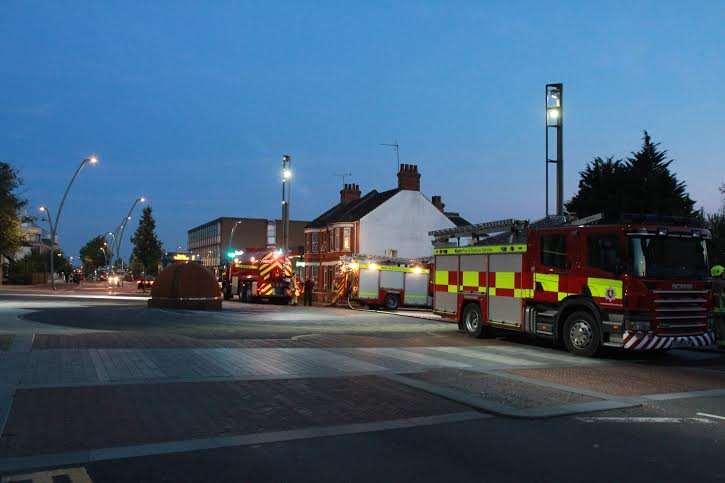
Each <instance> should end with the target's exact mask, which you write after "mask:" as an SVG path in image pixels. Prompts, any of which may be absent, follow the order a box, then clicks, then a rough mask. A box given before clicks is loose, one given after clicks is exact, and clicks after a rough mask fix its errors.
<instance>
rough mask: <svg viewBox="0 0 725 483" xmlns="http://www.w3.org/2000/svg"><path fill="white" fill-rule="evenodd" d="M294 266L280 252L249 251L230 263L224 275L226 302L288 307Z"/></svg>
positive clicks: (223, 285) (243, 252)
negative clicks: (264, 302)
mask: <svg viewBox="0 0 725 483" xmlns="http://www.w3.org/2000/svg"><path fill="white" fill-rule="evenodd" d="M291 283H292V263H291V261H290V259H289V257H287V256H285V255H284V254H283V253H282V252H281V251H280V250H274V249H250V250H245V251H242V252H240V253H239V254H238V255H237V256H236V257H235V258H234V259H233V260H231V261H230V263H229V265H228V266H227V269H226V271H225V272H224V273H223V275H222V291H223V293H224V298H225V299H226V300H230V299H232V298H233V297H234V295H237V296H238V297H239V301H240V302H256V301H267V302H280V303H285V304H286V303H289V300H290V298H291V292H290V290H291Z"/></svg>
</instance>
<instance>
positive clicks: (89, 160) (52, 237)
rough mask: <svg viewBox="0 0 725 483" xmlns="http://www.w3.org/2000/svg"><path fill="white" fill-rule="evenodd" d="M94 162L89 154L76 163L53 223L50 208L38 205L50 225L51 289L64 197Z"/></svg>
mask: <svg viewBox="0 0 725 483" xmlns="http://www.w3.org/2000/svg"><path fill="white" fill-rule="evenodd" d="M96 163H98V157H97V156H96V155H91V156H88V157H87V158H85V159H84V160H83V161H81V164H79V165H78V168H77V169H76V171H75V173H73V176H72V177H71V179H70V181H69V182H68V186H66V187H65V192H64V193H63V198H61V200H60V204H59V205H58V211H56V212H55V223H53V222H52V221H51V217H50V210H49V209H48V208H47V207H46V206H41V207H40V211H44V212H45V213H46V214H47V215H48V225H49V226H50V285H51V287H52V288H53V290H55V255H54V253H55V236H56V234H57V233H58V225H59V224H60V215H61V214H62V213H63V205H65V199H66V198H67V197H68V192H69V191H70V187H71V186H73V182H74V181H75V180H76V178H77V177H78V173H80V172H81V170H82V169H83V167H84V166H85V165H86V164H91V165H94V164H96Z"/></svg>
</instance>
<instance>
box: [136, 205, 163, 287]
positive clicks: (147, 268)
mask: <svg viewBox="0 0 725 483" xmlns="http://www.w3.org/2000/svg"><path fill="white" fill-rule="evenodd" d="M151 211H152V210H151V207H150V206H147V207H145V208H144V209H143V213H142V215H141V219H140V220H139V222H138V228H136V232H135V233H134V234H133V236H132V237H131V243H133V253H132V254H131V263H132V264H133V265H135V266H136V267H137V269H138V268H140V267H143V272H145V273H147V274H149V275H155V274H156V273H157V272H158V270H159V263H160V262H161V257H162V255H163V253H164V252H163V249H162V248H161V242H160V241H159V238H158V237H157V236H156V232H155V230H156V221H154V218H153V216H151ZM134 275H138V274H137V273H134Z"/></svg>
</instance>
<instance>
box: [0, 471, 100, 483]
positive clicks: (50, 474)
mask: <svg viewBox="0 0 725 483" xmlns="http://www.w3.org/2000/svg"><path fill="white" fill-rule="evenodd" d="M64 476H65V477H66V478H67V479H68V480H69V481H71V482H72V483H93V481H92V480H91V478H90V477H89V476H88V472H86V469H85V468H64V469H62V470H52V471H39V472H37V473H31V474H25V475H14V476H3V478H2V480H0V481H2V483H12V482H28V481H30V482H32V483H46V482H47V483H53V482H54V481H58V480H60V479H65V478H62V477H64Z"/></svg>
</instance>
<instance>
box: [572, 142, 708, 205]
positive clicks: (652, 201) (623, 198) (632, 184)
mask: <svg viewBox="0 0 725 483" xmlns="http://www.w3.org/2000/svg"><path fill="white" fill-rule="evenodd" d="M671 164H672V160H671V159H667V151H666V150H661V149H659V143H653V142H652V139H651V138H650V135H649V134H648V133H647V131H645V132H644V138H643V143H642V148H641V149H640V150H639V151H637V152H633V153H632V155H631V157H629V158H627V159H626V160H624V161H621V160H614V159H612V158H611V157H610V158H608V159H607V160H606V161H604V160H602V159H601V158H595V159H594V161H592V162H591V163H590V164H588V165H587V167H586V168H585V170H584V171H582V172H581V173H580V175H581V179H580V181H579V191H578V192H577V194H576V195H575V196H574V197H573V198H572V199H571V201H569V202H568V203H567V204H566V208H567V210H568V211H569V212H571V213H576V215H577V216H579V217H583V216H588V215H593V214H596V213H604V214H605V216H606V217H607V218H610V219H612V218H618V217H619V216H620V215H621V214H623V213H637V214H658V215H668V216H686V217H692V216H695V215H696V212H695V211H694V210H693V207H694V205H695V202H694V201H693V200H692V198H690V195H689V194H688V193H687V188H686V185H685V183H684V182H683V181H679V180H678V179H677V176H676V175H675V174H674V173H672V172H671V171H670V169H669V167H670V165H671Z"/></svg>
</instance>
